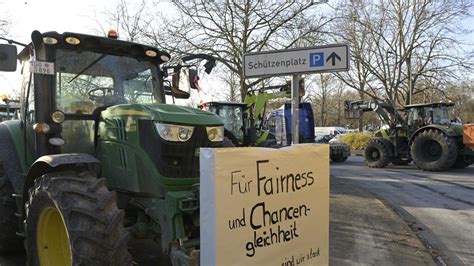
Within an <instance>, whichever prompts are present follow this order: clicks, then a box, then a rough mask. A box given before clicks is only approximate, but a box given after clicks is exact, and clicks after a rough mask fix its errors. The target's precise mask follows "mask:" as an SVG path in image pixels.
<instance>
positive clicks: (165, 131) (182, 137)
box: [155, 123, 194, 142]
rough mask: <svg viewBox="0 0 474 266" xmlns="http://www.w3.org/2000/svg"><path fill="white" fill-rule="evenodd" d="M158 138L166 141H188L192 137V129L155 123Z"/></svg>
mask: <svg viewBox="0 0 474 266" xmlns="http://www.w3.org/2000/svg"><path fill="white" fill-rule="evenodd" d="M155 127H156V130H157V131H158V134H159V135H160V137H161V138H162V139H164V140H167V141H178V142H185V141H188V140H189V139H190V138H191V136H192V135H193V131H194V127H191V126H181V125H173V124H163V123H155Z"/></svg>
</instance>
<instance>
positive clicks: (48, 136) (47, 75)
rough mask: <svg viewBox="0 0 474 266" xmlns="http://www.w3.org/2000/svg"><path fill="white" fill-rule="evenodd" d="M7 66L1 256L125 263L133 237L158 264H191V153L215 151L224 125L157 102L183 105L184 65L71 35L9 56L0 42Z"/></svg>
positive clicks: (37, 41) (0, 59) (195, 174)
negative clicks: (11, 80) (148, 245)
mask: <svg viewBox="0 0 474 266" xmlns="http://www.w3.org/2000/svg"><path fill="white" fill-rule="evenodd" d="M10 43H17V42H15V41H10ZM17 44H18V43H17ZM17 60H19V61H20V64H21V71H22V75H23V82H22V87H21V110H20V119H19V120H11V121H5V122H3V123H0V203H1V204H0V225H1V226H0V252H2V253H4V252H8V251H11V250H16V249H20V248H22V241H23V240H24V243H25V247H26V252H27V255H28V263H29V264H31V265H130V264H131V263H132V257H131V255H130V253H129V251H128V249H127V243H128V242H129V240H130V239H131V238H135V239H149V240H153V241H155V242H157V243H158V244H159V245H161V251H162V253H164V254H165V255H167V256H165V257H166V258H167V259H166V262H165V263H168V264H169V263H172V264H173V265H187V264H189V263H193V262H198V260H199V148H201V147H221V146H222V142H223V134H224V127H223V124H222V122H221V120H220V119H219V118H218V117H217V116H216V115H215V114H212V113H209V112H205V111H202V110H199V109H194V108H188V107H181V106H177V105H172V104H166V98H167V97H165V93H166V92H167V91H168V92H170V93H171V96H175V97H181V98H186V97H189V90H188V87H189V84H190V80H189V75H188V74H189V73H190V72H189V71H188V70H189V67H190V66H189V65H185V64H184V62H183V64H177V65H167V66H165V65H164V64H165V63H167V62H168V61H169V60H170V55H169V54H168V53H167V52H165V51H162V50H158V49H157V48H155V47H152V46H147V45H142V44H138V43H133V42H127V41H122V40H118V39H117V38H114V37H113V36H112V35H111V36H110V37H98V36H91V35H85V34H78V33H71V32H65V33H62V34H59V33H57V32H46V33H40V32H38V31H34V32H33V33H32V34H31V43H29V44H27V45H25V47H24V49H23V50H22V51H21V52H20V53H19V54H17V50H16V46H14V45H11V44H0V70H1V71H15V69H16V68H17V63H18V62H17ZM168 74H169V75H171V82H169V80H168ZM180 83H181V84H180ZM168 98H169V97H168Z"/></svg>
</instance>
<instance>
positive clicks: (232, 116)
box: [204, 102, 249, 146]
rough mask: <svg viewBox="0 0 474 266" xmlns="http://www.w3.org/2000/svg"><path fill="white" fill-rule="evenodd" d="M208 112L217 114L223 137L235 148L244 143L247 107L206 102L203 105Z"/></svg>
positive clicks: (228, 103) (237, 104) (242, 104)
mask: <svg viewBox="0 0 474 266" xmlns="http://www.w3.org/2000/svg"><path fill="white" fill-rule="evenodd" d="M204 106H205V107H207V109H208V111H209V112H211V113H215V114H217V115H218V116H219V117H220V118H221V119H222V121H223V123H224V135H225V136H226V137H227V138H228V139H229V140H230V141H232V143H233V144H234V145H235V146H243V145H244V143H245V141H246V137H245V136H246V134H245V133H246V132H245V129H246V128H248V127H249V125H247V123H246V122H247V113H246V108H247V105H246V104H245V103H232V102H208V103H205V104H204Z"/></svg>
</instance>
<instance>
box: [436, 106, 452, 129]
mask: <svg viewBox="0 0 474 266" xmlns="http://www.w3.org/2000/svg"><path fill="white" fill-rule="evenodd" d="M450 121H451V120H450V119H449V112H448V108H446V106H441V107H438V108H433V124H438V125H444V124H448V123H449V122H450Z"/></svg>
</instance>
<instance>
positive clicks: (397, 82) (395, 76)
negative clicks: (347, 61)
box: [338, 0, 473, 105]
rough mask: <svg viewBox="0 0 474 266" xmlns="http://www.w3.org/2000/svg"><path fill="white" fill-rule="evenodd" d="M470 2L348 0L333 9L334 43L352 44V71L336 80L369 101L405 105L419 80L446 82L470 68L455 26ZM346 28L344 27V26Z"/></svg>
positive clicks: (410, 100) (467, 12) (469, 61)
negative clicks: (336, 39) (335, 14)
mask: <svg viewBox="0 0 474 266" xmlns="http://www.w3.org/2000/svg"><path fill="white" fill-rule="evenodd" d="M472 7H473V3H472V1H464V0H460V1H436V0H409V1H404V0H374V1H367V0H353V1H351V2H350V3H344V4H341V5H340V6H339V7H338V10H339V11H338V12H339V16H338V17H340V18H341V19H340V20H339V25H343V27H341V29H342V30H341V32H340V33H339V38H341V39H343V40H344V41H346V42H348V43H349V44H350V45H351V55H352V70H351V72H350V73H349V74H340V75H338V77H339V78H340V79H341V80H343V81H344V82H345V83H346V84H347V85H349V86H350V87H352V88H354V89H357V90H358V91H360V92H361V93H363V94H366V95H368V96H370V97H374V98H379V99H381V98H388V99H390V100H392V102H394V103H399V104H402V105H403V104H408V103H410V102H412V98H413V94H417V93H421V92H422V89H421V88H420V87H419V86H418V85H419V84H421V83H422V81H423V80H426V79H431V80H437V81H439V82H440V83H446V82H447V81H448V80H449V79H455V78H458V77H459V73H460V71H459V70H461V69H470V67H471V65H472V57H471V56H470V55H469V54H468V53H465V52H464V51H463V48H464V46H463V45H462V41H461V36H462V33H463V32H464V31H463V30H464V29H462V28H461V27H460V25H461V24H460V23H459V22H460V21H461V20H462V19H464V18H465V17H467V16H470V12H471V10H472ZM344 25H345V27H344Z"/></svg>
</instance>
